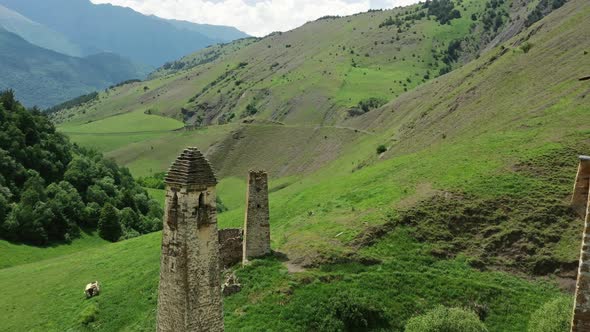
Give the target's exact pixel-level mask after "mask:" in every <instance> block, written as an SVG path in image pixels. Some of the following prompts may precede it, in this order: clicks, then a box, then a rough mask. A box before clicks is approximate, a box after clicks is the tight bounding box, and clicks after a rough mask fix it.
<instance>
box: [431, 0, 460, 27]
mask: <svg viewBox="0 0 590 332" xmlns="http://www.w3.org/2000/svg"><path fill="white" fill-rule="evenodd" d="M423 7H424V8H428V15H433V16H434V17H436V20H437V21H439V22H440V24H450V22H451V20H453V19H455V18H460V17H461V12H459V11H458V10H457V9H455V5H454V4H453V2H452V1H451V0H432V1H430V0H426V2H425V3H424V5H423Z"/></svg>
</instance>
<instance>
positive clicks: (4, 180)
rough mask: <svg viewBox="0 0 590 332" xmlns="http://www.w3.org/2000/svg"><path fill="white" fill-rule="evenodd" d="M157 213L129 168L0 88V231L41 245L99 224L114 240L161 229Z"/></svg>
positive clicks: (157, 208) (101, 232) (66, 238)
mask: <svg viewBox="0 0 590 332" xmlns="http://www.w3.org/2000/svg"><path fill="white" fill-rule="evenodd" d="M162 215H163V211H162V208H161V207H160V205H159V204H158V202H156V201H154V200H152V199H150V198H149V196H148V194H147V192H146V191H145V190H144V189H143V188H142V187H141V186H140V185H139V184H138V183H137V182H136V181H135V180H134V179H133V177H132V176H131V173H130V172H129V170H128V169H127V168H124V167H119V166H118V165H117V164H116V163H115V162H114V161H112V160H108V159H105V158H104V157H103V156H102V155H101V154H100V153H98V152H96V151H93V150H90V149H85V148H82V147H79V146H77V145H76V144H72V143H71V142H70V141H69V140H68V138H67V137H66V136H64V135H63V134H61V133H58V132H57V131H56V129H55V126H54V125H53V124H52V123H51V122H50V121H49V119H48V118H47V116H46V115H45V114H44V113H42V112H41V111H40V110H38V109H36V108H33V109H26V108H25V107H23V106H22V104H20V103H19V102H18V101H17V100H16V99H15V96H14V92H13V91H11V90H9V91H4V92H0V238H3V239H6V240H9V241H13V242H24V243H30V244H35V245H46V244H49V243H54V242H69V241H71V240H72V239H74V238H76V237H78V236H80V233H81V230H87V231H94V230H98V233H99V235H100V236H101V237H102V238H105V239H107V240H110V241H117V240H120V239H124V238H129V237H134V236H138V235H140V234H144V233H148V232H153V231H156V230H159V229H161V218H162Z"/></svg>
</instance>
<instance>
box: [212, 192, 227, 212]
mask: <svg viewBox="0 0 590 332" xmlns="http://www.w3.org/2000/svg"><path fill="white" fill-rule="evenodd" d="M215 205H216V206H217V212H218V213H221V212H225V211H227V210H228V209H227V207H226V206H225V204H223V202H222V201H221V198H219V196H216V197H215Z"/></svg>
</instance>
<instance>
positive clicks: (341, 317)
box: [307, 291, 389, 332]
mask: <svg viewBox="0 0 590 332" xmlns="http://www.w3.org/2000/svg"><path fill="white" fill-rule="evenodd" d="M313 307H314V308H315V310H314V313H313V314H312V317H310V322H309V323H308V324H309V326H308V329H307V330H309V331H326V332H327V331H334V332H336V331H367V330H371V329H375V328H386V327H388V326H389V323H388V321H387V319H386V317H385V314H384V310H383V308H381V306H380V304H379V302H377V301H373V300H371V299H368V298H366V297H364V296H363V295H362V294H353V292H351V291H344V292H339V293H337V294H335V296H333V297H331V298H330V299H328V301H325V300H324V301H322V302H320V303H315V304H313Z"/></svg>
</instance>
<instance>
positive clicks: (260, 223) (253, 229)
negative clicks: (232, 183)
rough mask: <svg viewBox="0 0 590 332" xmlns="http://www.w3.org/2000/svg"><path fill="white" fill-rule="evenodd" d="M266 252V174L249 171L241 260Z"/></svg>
mask: <svg viewBox="0 0 590 332" xmlns="http://www.w3.org/2000/svg"><path fill="white" fill-rule="evenodd" d="M267 254H270V223H269V209H268V175H267V174H266V172H265V171H250V172H249V174H248V191H247V192H246V218H245V221H244V250H243V255H244V258H243V262H247V261H248V259H250V258H255V257H261V256H264V255H267Z"/></svg>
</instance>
